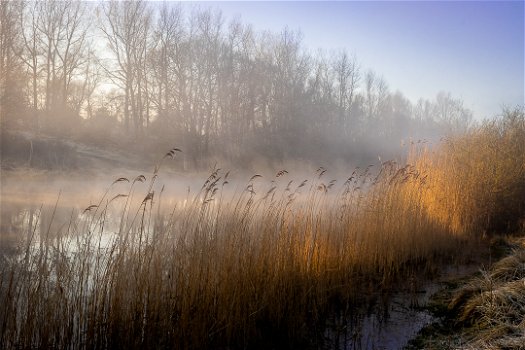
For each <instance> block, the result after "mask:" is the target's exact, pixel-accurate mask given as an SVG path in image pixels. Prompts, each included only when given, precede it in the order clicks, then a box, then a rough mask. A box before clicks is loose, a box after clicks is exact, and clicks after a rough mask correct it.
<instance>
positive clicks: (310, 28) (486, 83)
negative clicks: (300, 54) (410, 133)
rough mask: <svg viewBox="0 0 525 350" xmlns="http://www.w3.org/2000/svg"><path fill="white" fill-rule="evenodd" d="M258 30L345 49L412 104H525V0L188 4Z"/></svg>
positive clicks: (492, 111)
mask: <svg viewBox="0 0 525 350" xmlns="http://www.w3.org/2000/svg"><path fill="white" fill-rule="evenodd" d="M185 4H186V5H189V4H192V6H193V5H195V4H197V5H198V6H199V7H212V8H217V9H219V10H221V11H222V13H223V15H224V17H225V19H226V20H229V19H232V18H234V17H240V18H241V20H242V22H244V23H247V24H251V25H252V26H253V28H254V29H255V30H257V31H262V30H270V31H272V32H280V31H281V30H282V29H283V28H285V27H288V28H290V29H292V30H300V31H301V33H302V35H303V45H304V47H306V48H307V49H308V50H309V51H311V52H312V53H315V52H316V51H317V50H318V49H323V50H326V52H328V53H329V52H330V51H331V50H334V51H337V50H341V49H345V50H346V51H347V52H349V53H350V54H355V56H356V58H357V60H358V62H359V63H360V66H361V70H362V71H366V70H368V69H373V70H374V71H375V72H376V73H378V74H379V75H382V76H383V77H384V78H385V80H386V81H387V83H388V85H389V87H390V89H391V90H392V91H396V90H399V91H401V92H402V93H403V94H404V95H405V96H406V97H408V98H409V99H410V100H411V101H412V102H414V103H415V102H417V100H418V98H420V97H421V98H425V99H433V98H435V96H436V95H437V93H438V92H440V91H444V92H450V93H451V94H452V96H453V97H456V98H461V99H462V100H463V101H464V105H465V107H468V108H470V109H471V110H472V111H473V112H474V115H475V117H476V119H485V118H491V117H493V116H495V115H498V114H499V113H500V112H501V110H502V107H511V108H513V107H515V106H517V105H520V106H523V105H524V94H525V92H524V81H525V80H524V66H525V63H524V62H525V59H524V46H525V44H524V42H525V39H524V31H525V27H524V1H523V0H521V1H359V2H358V1H264V2H263V1H228V2H224V1H207V2H205V1H203V2H185Z"/></svg>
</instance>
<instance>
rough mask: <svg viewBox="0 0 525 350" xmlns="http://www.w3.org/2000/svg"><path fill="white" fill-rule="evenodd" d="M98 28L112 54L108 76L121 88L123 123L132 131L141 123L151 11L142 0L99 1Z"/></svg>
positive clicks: (142, 122)
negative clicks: (122, 94) (112, 62)
mask: <svg viewBox="0 0 525 350" xmlns="http://www.w3.org/2000/svg"><path fill="white" fill-rule="evenodd" d="M102 11H103V14H104V18H103V19H102V22H101V25H100V29H101V30H102V32H103V33H104V36H105V38H106V40H107V42H108V47H109V49H110V50H111V51H112V53H113V55H114V60H115V65H114V66H106V67H104V68H105V72H106V74H107V75H108V77H109V78H110V79H111V81H113V83H115V84H117V85H118V86H119V87H120V88H121V89H122V90H123V92H124V106H123V108H124V124H125V127H126V130H128V131H129V127H130V122H132V123H133V126H134V130H135V134H136V135H138V134H141V133H142V130H143V127H144V106H145V103H144V101H143V97H144V96H143V94H144V90H143V89H144V85H143V84H144V83H143V82H144V70H143V69H144V64H145V61H146V54H147V44H148V43H147V42H148V39H149V37H148V36H149V30H150V26H151V11H150V10H149V8H148V6H147V4H146V3H145V2H144V1H124V2H118V1H111V2H109V3H104V4H103V5H102Z"/></svg>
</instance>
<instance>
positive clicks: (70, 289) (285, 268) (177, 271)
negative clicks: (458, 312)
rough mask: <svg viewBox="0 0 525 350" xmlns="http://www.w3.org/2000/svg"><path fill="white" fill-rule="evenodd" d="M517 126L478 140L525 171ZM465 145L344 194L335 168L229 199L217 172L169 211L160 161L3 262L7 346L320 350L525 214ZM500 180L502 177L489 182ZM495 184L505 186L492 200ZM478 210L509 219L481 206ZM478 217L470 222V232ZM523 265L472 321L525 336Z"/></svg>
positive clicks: (278, 178)
mask: <svg viewBox="0 0 525 350" xmlns="http://www.w3.org/2000/svg"><path fill="white" fill-rule="evenodd" d="M508 118H509V120H510V121H511V122H509V120H507V119H504V120H502V121H500V122H498V123H494V124H488V125H486V126H484V127H482V128H480V129H479V130H478V131H477V132H478V133H481V134H482V135H484V134H483V133H484V132H487V133H488V134H487V135H492V133H491V132H489V131H491V130H493V131H494V132H496V131H498V135H503V136H502V137H501V138H496V139H495V140H496V141H494V142H496V145H498V142H503V144H504V146H505V147H508V149H507V151H508V150H509V149H512V150H515V151H516V153H515V154H513V155H512V156H511V155H509V156H508V157H501V158H498V157H497V158H494V159H492V161H498V160H499V159H501V161H502V162H504V163H505V165H504V166H502V168H505V169H508V171H509V172H511V173H512V174H515V175H517V176H523V166H522V165H523V163H521V161H522V159H523V154H521V153H519V152H521V148H519V147H514V148H511V143H512V142H511V140H514V141H516V142H518V143H519V142H521V141H522V140H521V137H522V136H523V133H521V131H523V130H521V131H519V130H518V131H516V130H514V129H515V128H522V129H523V127H524V123H523V112H521V115H519V114H518V115H517V116H513V115H510V116H509V117H508ZM513 118H514V120H517V122H512V120H513ZM509 128H510V130H509ZM487 130H488V131H487ZM508 135H511V136H512V135H514V136H513V137H514V139H512V137H511V136H508ZM470 138H473V139H474V140H480V139H479V137H478V134H476V132H475V131H472V132H471V133H470V134H467V135H466V136H464V138H460V137H458V138H457V139H453V140H452V141H450V142H452V145H453V146H454V145H457V144H465V145H467V146H468V147H471V146H472V147H478V145H480V144H481V143H477V142H478V141H476V143H471V142H470V141H468V140H469V139H470ZM465 140H467V141H465ZM479 142H481V141H479ZM498 147H500V146H498ZM501 147H503V146H501ZM456 149H457V148H456V146H454V147H452V148H450V146H448V144H447V146H443V147H442V148H438V149H437V151H436V152H435V153H429V152H424V153H418V154H419V156H420V158H417V159H414V160H415V162H414V163H413V164H415V165H403V166H399V165H396V164H395V163H393V162H387V163H383V164H382V166H381V169H380V170H379V171H377V172H375V173H374V172H373V171H372V167H368V168H365V169H356V170H355V171H354V172H353V173H352V174H350V176H349V177H348V178H347V179H346V181H345V182H344V183H342V184H339V183H338V182H337V181H335V179H330V178H328V177H327V175H328V174H329V173H327V172H326V170H325V169H324V168H319V169H318V171H317V172H316V173H315V174H314V175H313V176H312V178H309V179H306V180H303V181H295V179H291V178H289V176H291V175H290V174H288V171H285V170H281V171H279V172H278V173H277V174H276V175H275V177H274V178H273V179H269V180H268V179H266V180H265V179H264V178H261V176H260V175H258V174H256V175H254V176H252V177H251V178H250V179H249V180H248V182H247V183H246V184H245V185H244V186H242V187H240V190H238V191H233V194H232V193H229V192H228V191H225V189H226V188H228V186H229V185H230V184H229V180H230V179H229V172H224V171H221V170H220V169H215V170H214V171H213V172H212V173H211V174H210V176H209V177H208V179H206V181H205V182H204V184H203V186H202V188H201V190H200V191H199V192H198V193H196V194H194V195H193V196H190V195H188V197H187V198H185V199H184V200H181V201H180V202H178V203H175V204H174V205H173V206H170V207H169V208H166V207H165V204H163V203H164V202H163V198H162V193H163V189H162V188H159V187H160V186H159V184H158V183H157V182H158V181H159V180H158V178H159V176H162V171H161V169H160V164H159V167H157V168H156V169H155V172H154V173H153V174H152V175H151V176H147V177H146V176H144V175H139V176H137V177H136V178H135V179H128V178H118V179H117V180H115V181H114V182H113V184H112V185H111V186H110V188H109V189H108V191H107V192H106V194H105V195H104V196H103V197H102V198H101V199H100V201H99V202H98V203H94V204H91V205H89V206H88V205H86V210H84V211H83V212H82V213H77V217H78V218H73V219H72V220H71V222H69V223H66V224H65V225H64V226H63V228H62V230H61V231H60V232H50V231H49V230H47V231H45V230H42V231H38V230H36V228H35V227H36V226H35V227H29V228H28V230H27V239H26V241H25V243H24V244H23V245H22V246H20V249H19V251H18V253H17V254H16V255H14V256H11V257H10V258H9V262H8V263H7V264H5V265H3V266H2V267H1V274H2V278H1V279H0V296H1V300H3V302H2V303H1V305H0V327H1V328H0V330H1V332H0V347H2V348H6V349H12V348H90V349H91V348H94V349H98V348H103V349H106V348H173V347H175V348H308V347H310V348H318V347H319V346H321V345H322V344H323V342H325V341H326V339H324V338H323V336H322V334H323V331H324V329H325V326H326V324H327V320H328V319H329V317H330V315H332V314H333V313H334V312H337V311H340V310H341V309H345V310H346V315H345V317H350V316H355V315H356V314H358V313H359V312H362V310H365V309H366V308H367V307H368V306H369V305H370V304H371V303H373V302H374V301H375V300H377V299H378V298H380V297H382V298H384V299H385V298H386V297H385V295H388V293H389V292H390V291H391V290H393V289H394V288H395V287H396V286H400V285H403V284H406V283H412V282H413V281H412V282H411V278H413V277H414V276H415V275H417V273H419V272H420V271H421V270H422V269H428V271H434V270H435V269H436V268H437V267H438V266H439V265H440V264H442V262H443V258H446V259H445V260H446V261H447V262H448V263H450V261H451V258H452V259H453V260H454V259H460V258H461V257H464V256H465V255H467V252H468V246H469V242H470V241H471V240H472V239H473V238H474V235H472V233H473V231H471V230H472V229H473V228H478V229H479V228H486V229H488V228H489V227H492V226H476V225H478V224H479V223H483V222H487V221H486V219H487V218H490V220H489V221H490V222H492V218H493V217H495V216H497V215H499V212H498V211H497V210H496V209H497V208H496V207H494V206H492V204H493V202H494V203H499V200H500V198H501V197H500V196H503V197H502V198H505V199H506V200H511V201H512V202H513V203H514V205H516V206H517V207H518V209H520V210H521V211H512V212H509V213H508V212H505V214H506V216H505V221H504V222H505V227H513V226H512V225H514V224H515V223H514V222H515V221H518V220H519V219H521V218H522V216H520V215H523V210H522V209H523V208H522V207H520V205H521V200H520V197H519V194H520V192H519V191H521V189H522V188H521V187H520V186H519V185H518V184H516V183H515V181H514V179H513V177H510V176H503V175H501V176H500V175H499V174H500V173H499V172H494V173H489V172H485V170H486V169H485V167H483V166H482V164H483V162H482V161H481V159H479V158H477V157H475V156H473V157H471V158H468V157H465V158H461V157H460V156H457V157H459V158H457V157H456V158H454V157H453V155H455V154H456V153H457V152H456ZM500 149H501V148H500ZM450 150H454V152H453V154H450V152H451V151H450ZM447 152H449V153H447ZM477 152H478V151H477V149H475V150H474V151H472V152H468V154H476V153H477ZM178 153H179V152H178V150H177V149H174V150H172V151H170V152H169V153H167V154H166V156H165V157H164V158H162V159H163V160H162V161H163V162H164V161H166V162H167V161H169V160H170V159H168V158H174V157H177V154H178ZM433 157H436V158H433ZM435 159H438V160H439V162H437V163H436V162H435V161H434V160H435ZM458 159H459V160H458ZM444 160H448V161H449V162H450V163H446V162H445V163H443V162H444ZM469 161H471V162H473V163H472V164H470V163H469V164H466V163H465V162H469ZM436 164H440V167H436ZM458 164H463V165H464V166H467V165H468V167H469V168H468V169H469V172H468V174H467V175H462V174H463V173H462V172H458V171H457V170H456V168H455V167H456V166H458ZM441 167H443V169H449V170H450V171H448V172H444V171H443V170H442V168H441ZM159 174H160V175H159ZM492 175H494V176H496V177H497V181H496V180H483V181H481V182H478V181H477V179H478V177H491V176H492ZM447 179H448V180H447ZM445 180H447V181H445ZM504 180H505V181H506V182H505V181H504ZM148 181H149V185H148V186H147V190H146V191H145V192H141V193H138V191H136V186H137V184H138V183H139V182H146V183H147V182H148ZM462 181H466V183H465V182H462ZM469 181H474V182H475V184H476V185H471V184H470V183H469ZM451 183H452V184H453V185H451ZM485 183H497V184H498V186H500V187H497V188H498V191H496V192H494V191H492V192H490V193H493V197H490V196H489V197H487V195H486V194H485V193H484V192H483V191H484V190H485V187H484V186H483V185H482V184H485ZM116 184H118V185H119V186H122V185H127V186H128V187H127V190H126V191H118V192H117V191H116V190H115V188H116V186H115V185H116ZM478 184H479V185H478ZM499 189H504V190H505V191H502V190H499ZM454 191H458V192H454ZM476 191H481V193H476ZM513 191H517V193H514V192H513ZM449 197H450V198H449ZM491 198H493V199H491ZM474 199H476V200H483V201H484V207H483V208H485V210H486V209H487V208H489V209H491V208H496V209H494V210H496V211H488V212H484V211H479V210H481V209H479V207H478V206H472V205H473V204H472V203H473V201H474ZM447 205H448V206H449V207H448V210H449V213H448V214H446V211H445V208H446V206H447ZM115 208H118V210H120V211H117V212H118V213H119V214H118V215H114V214H112V210H111V209H115ZM468 208H470V209H472V211H473V212H472V213H471V214H469V216H468V217H469V218H471V220H470V221H467V222H464V221H460V222H459V224H458V222H456V219H457V217H458V212H459V213H462V212H469V211H468ZM478 209H479V210H478ZM469 213H470V212H469ZM475 213H477V215H482V216H483V219H478V218H475V217H474V216H473V215H474V214H475ZM445 214H446V215H445ZM518 214H519V215H518ZM110 221H116V223H117V225H116V228H111V227H112V226H111V225H110ZM522 257H523V256H517V257H516V258H515V259H517V260H512V259H510V258H509V259H508V260H507V261H503V262H502V263H501V264H500V265H498V266H499V267H498V268H497V269H495V270H494V273H493V274H489V275H487V276H485V278H484V279H482V280H481V281H482V282H483V283H481V282H480V283H481V287H480V288H478V289H475V290H473V291H471V292H470V293H471V295H472V297H468V298H463V299H465V300H467V302H466V304H464V305H470V304H471V305H472V306H469V307H467V306H464V307H462V309H463V310H464V314H465V320H467V319H472V317H474V315H479V317H480V320H481V321H480V324H481V325H484V326H485V327H490V328H492V329H494V330H496V329H498V330H499V331H498V332H504V333H508V334H510V333H512V332H514V333H512V334H518V335H519V334H522V333H519V332H521V330H522V329H523V325H522V323H518V319H519V315H520V312H521V310H522V307H523V302H522V299H521V298H520V293H521V292H522V285H520V284H519V283H523V281H522V276H521V275H520V271H521V270H522V266H521V265H520V264H522V263H523V262H522ZM509 276H510V277H511V278H513V280H512V281H507V280H508V278H509ZM512 276H514V277H512ZM501 279H504V280H505V281H506V282H505V284H502V283H500V282H498V281H499V280H501ZM404 281H408V282H404ZM488 286H497V288H492V287H491V288H489V287H488ZM521 295H523V293H522V294H521ZM458 300H459V299H458ZM469 303H470V304H469ZM458 305H459V304H458ZM503 314H504V315H505V316H504V317H503V316H502V315H503ZM476 317H478V316H476ZM522 319H523V317H522V318H521V320H522ZM520 322H521V321H520ZM349 332H350V333H352V334H357V333H359V332H358V330H355V329H349ZM494 332H496V331H494ZM519 336H521V335H519ZM514 338H516V337H514ZM485 340H486V339H485Z"/></svg>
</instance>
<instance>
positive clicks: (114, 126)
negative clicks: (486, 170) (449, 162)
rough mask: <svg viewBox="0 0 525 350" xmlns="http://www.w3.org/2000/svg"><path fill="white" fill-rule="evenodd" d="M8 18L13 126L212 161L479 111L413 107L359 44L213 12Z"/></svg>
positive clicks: (8, 98) (464, 117)
mask: <svg viewBox="0 0 525 350" xmlns="http://www.w3.org/2000/svg"><path fill="white" fill-rule="evenodd" d="M0 24H1V32H0V68H1V75H0V76H1V81H0V98H1V103H0V117H1V122H2V129H5V128H8V129H13V130H26V131H30V132H31V133H32V134H34V135H38V134H43V133H44V134H46V135H56V136H61V137H68V138H73V139H78V140H82V141H86V142H93V143H96V144H98V145H102V146H104V145H118V146H125V147H128V148H129V149H133V150H135V151H137V152H138V151H140V150H142V151H143V152H147V151H150V150H153V149H162V150H165V149H169V147H172V146H173V145H177V146H178V147H180V148H183V150H184V154H185V157H187V158H188V160H189V163H190V164H191V166H195V167H199V165H201V166H202V162H203V160H205V159H210V157H211V158H213V159H221V160H225V161H230V162H232V163H236V164H243V163H244V164H246V163H251V162H253V161H254V159H257V158H267V159H271V160H272V161H285V160H288V159H298V160H304V161H319V160H326V159H341V160H345V161H358V160H359V159H361V160H362V159H363V158H367V157H374V158H376V157H377V155H378V154H383V155H387V156H388V153H389V152H391V153H393V152H394V151H397V150H398V147H399V145H400V141H401V140H402V139H408V138H410V137H422V138H423V137H432V136H435V135H436V134H442V133H445V132H448V131H451V130H461V129H464V128H466V127H467V126H468V125H469V123H470V120H471V112H470V111H469V110H468V109H466V108H464V106H463V103H462V101H460V100H458V99H455V98H453V97H452V96H451V95H450V94H448V93H440V94H438V95H437V96H436V98H435V99H433V100H423V99H421V100H419V101H418V102H417V103H416V104H413V103H411V102H410V101H409V100H408V99H407V98H406V97H405V96H403V94H402V93H401V92H399V91H394V90H392V89H390V88H389V86H388V84H387V82H386V81H385V80H384V79H383V78H382V77H381V76H380V75H379V74H377V73H375V72H373V71H371V70H365V69H364V68H363V67H362V65H361V64H360V63H359V62H358V61H357V59H356V57H355V56H352V55H349V54H348V53H347V52H345V51H330V52H329V53H327V52H326V51H316V52H312V51H310V50H307V49H306V48H305V46H304V45H303V43H302V37H301V34H300V33H299V32H296V31H293V30H290V29H287V28H285V29H283V30H282V31H281V32H280V33H271V32H256V31H254V30H253V29H252V27H251V26H250V25H249V24H245V23H243V22H241V21H240V20H239V19H227V18H224V16H223V15H222V14H221V12H220V11H217V10H213V9H201V8H196V7H194V8H189V7H188V6H182V5H181V4H179V3H167V2H164V3H147V2H144V1H129V2H128V1H124V2H117V1H112V2H102V3H89V2H77V1H39V2H28V1H2V2H0ZM137 140H138V141H139V142H137ZM365 149H366V150H367V151H366V153H364V150H365Z"/></svg>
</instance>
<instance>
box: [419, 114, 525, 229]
mask: <svg viewBox="0 0 525 350" xmlns="http://www.w3.org/2000/svg"><path fill="white" fill-rule="evenodd" d="M409 163H411V164H414V165H415V166H416V167H417V169H418V170H419V171H421V173H422V174H423V176H426V177H427V182H428V186H426V187H425V189H424V193H423V198H424V200H423V201H424V206H425V208H426V210H427V211H428V213H429V215H431V216H432V217H434V218H435V219H437V220H438V221H440V222H441V223H442V224H443V225H445V226H448V227H449V228H450V230H452V231H453V232H456V233H460V234H475V235H480V234H491V233H503V232H515V231H517V230H519V229H520V226H523V224H524V213H525V117H524V110H523V108H517V109H514V110H507V111H504V113H503V115H502V116H501V117H500V118H497V119H494V120H491V121H486V122H484V123H483V124H481V125H479V126H477V127H474V128H472V129H470V130H469V131H467V132H466V134H460V135H451V136H449V137H447V138H446V139H445V140H444V142H442V143H441V144H440V145H439V147H437V148H434V149H419V150H417V151H416V152H413V154H412V156H411V157H410V159H409Z"/></svg>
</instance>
